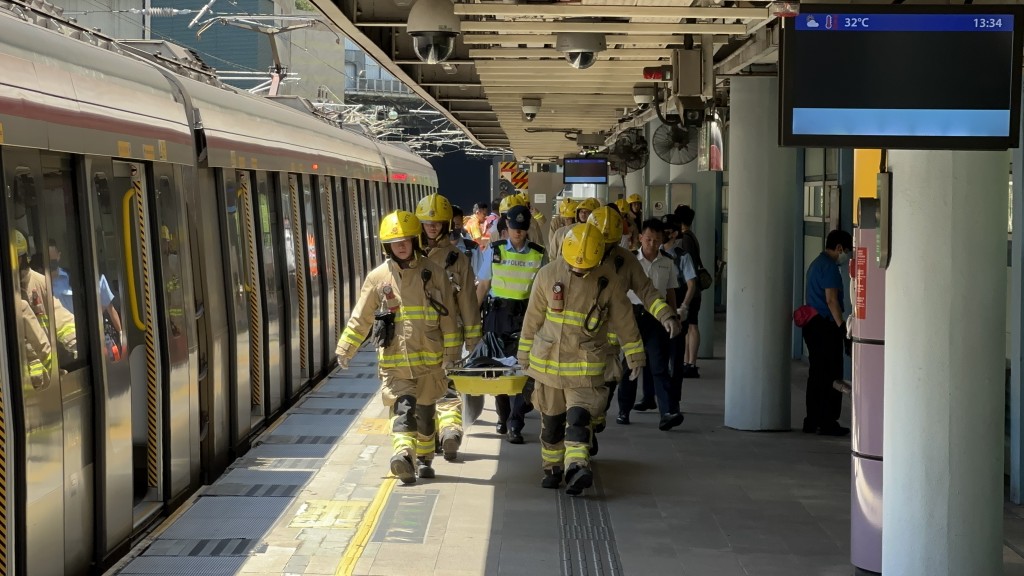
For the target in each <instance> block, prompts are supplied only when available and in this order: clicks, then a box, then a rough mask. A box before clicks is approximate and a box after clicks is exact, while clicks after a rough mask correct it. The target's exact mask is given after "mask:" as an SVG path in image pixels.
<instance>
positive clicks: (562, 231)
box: [548, 198, 601, 262]
mask: <svg viewBox="0 0 1024 576" xmlns="http://www.w3.org/2000/svg"><path fill="white" fill-rule="evenodd" d="M600 207H601V203H600V202H599V201H598V200H597V198H586V199H584V200H582V201H580V203H579V204H577V205H576V211H575V213H574V216H575V217H576V221H575V222H571V223H569V224H566V225H565V226H562V227H561V228H559V229H558V230H555V233H554V235H553V236H552V239H551V245H550V246H548V250H549V251H550V252H551V254H550V255H549V258H551V261H552V262H554V261H555V260H557V259H558V254H559V253H560V251H561V249H562V239H563V238H565V235H566V234H568V232H569V230H570V229H571V228H572V227H573V225H574V224H583V223H585V222H586V221H587V218H589V217H590V213H591V212H593V211H594V210H597V209H598V208H600Z"/></svg>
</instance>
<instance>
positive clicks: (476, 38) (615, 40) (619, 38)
mask: <svg viewBox="0 0 1024 576" xmlns="http://www.w3.org/2000/svg"><path fill="white" fill-rule="evenodd" d="M684 38H685V36H684V35H682V34H664V35H647V34H607V35H605V41H606V42H607V43H608V44H650V45H654V46H661V45H664V44H682V43H683V41H684ZM555 40H556V35H554V34H463V36H462V43H463V44H467V45H476V44H554V43H555ZM698 40H699V36H698V37H696V38H694V41H695V42H694V44H695V45H700V42H699V41H698ZM728 43H729V36H727V35H725V34H716V35H715V37H714V44H715V46H722V45H725V44H728Z"/></svg>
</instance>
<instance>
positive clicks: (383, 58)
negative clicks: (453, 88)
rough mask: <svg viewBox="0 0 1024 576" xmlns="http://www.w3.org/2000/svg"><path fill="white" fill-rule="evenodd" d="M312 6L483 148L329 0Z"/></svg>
mask: <svg viewBox="0 0 1024 576" xmlns="http://www.w3.org/2000/svg"><path fill="white" fill-rule="evenodd" d="M311 1H312V3H313V5H314V6H316V8H317V10H319V11H320V13H322V14H323V15H324V16H325V17H326V18H327V19H328V20H329V21H330V22H331V24H333V25H334V27H335V28H337V29H338V31H340V32H341V33H342V34H344V35H345V36H347V37H348V38H349V39H350V40H352V42H354V43H355V44H356V45H358V46H359V47H360V48H362V49H363V50H364V51H365V52H366V53H367V54H368V55H369V56H370V57H371V58H373V59H374V60H376V61H377V62H378V63H379V64H380V65H381V66H382V67H384V69H385V70H387V71H388V72H389V73H390V74H391V75H392V76H394V77H395V78H396V79H397V80H398V81H400V82H402V83H403V84H405V85H406V86H408V87H409V88H410V89H411V90H412V91H413V93H415V94H417V95H418V96H419V97H420V98H423V101H424V102H425V103H426V104H427V106H431V107H433V108H436V109H437V110H439V111H440V112H441V114H443V115H444V117H445V118H447V119H448V121H449V122H451V123H452V124H453V125H454V126H455V127H456V128H458V129H459V130H462V131H463V132H464V133H465V134H466V137H467V138H469V140H470V141H471V142H473V143H474V144H476V145H477V146H480V147H483V146H484V145H483V143H481V142H480V141H479V140H477V138H476V136H475V135H473V132H472V131H471V130H470V129H469V128H468V127H467V126H466V125H465V124H463V123H462V122H460V121H459V119H458V118H456V117H455V116H454V115H453V114H452V113H451V112H449V111H448V110H447V109H445V107H444V106H442V105H441V103H440V102H438V101H437V100H435V99H434V97H433V96H432V95H431V94H430V92H428V91H427V90H426V89H425V88H423V87H421V86H419V85H417V84H416V82H415V81H413V79H412V78H410V77H409V75H408V74H406V73H405V70H402V67H401V66H399V65H398V64H395V63H394V62H392V61H391V55H390V54H386V53H385V52H384V50H383V49H381V47H380V46H377V44H375V43H374V42H373V41H372V40H370V39H369V38H368V37H367V36H366V34H363V32H362V31H361V30H360V29H359V28H358V27H357V26H356V25H355V24H353V23H352V22H351V21H349V19H348V18H346V17H345V15H344V14H343V13H342V12H341V9H340V8H338V6H337V5H336V4H335V3H334V2H332V1H331V0H311Z"/></svg>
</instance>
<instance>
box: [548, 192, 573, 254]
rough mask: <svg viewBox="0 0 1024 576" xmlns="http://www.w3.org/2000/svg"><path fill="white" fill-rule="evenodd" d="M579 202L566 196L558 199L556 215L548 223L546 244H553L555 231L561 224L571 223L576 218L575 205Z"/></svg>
mask: <svg viewBox="0 0 1024 576" xmlns="http://www.w3.org/2000/svg"><path fill="white" fill-rule="evenodd" d="M579 204H580V203H579V202H577V201H576V200H574V199H572V198H569V197H568V196H566V197H564V198H562V199H561V200H559V201H558V208H557V215H556V216H553V217H552V218H551V222H550V223H549V224H548V244H547V245H548V246H554V245H555V232H557V231H558V229H559V228H561V227H562V226H566V225H569V224H572V223H573V222H574V221H575V219H576V207H577V206H579Z"/></svg>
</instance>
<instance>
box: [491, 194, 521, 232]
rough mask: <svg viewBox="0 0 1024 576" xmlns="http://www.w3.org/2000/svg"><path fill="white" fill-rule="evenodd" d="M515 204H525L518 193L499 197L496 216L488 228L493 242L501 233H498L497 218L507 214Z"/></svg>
mask: <svg viewBox="0 0 1024 576" xmlns="http://www.w3.org/2000/svg"><path fill="white" fill-rule="evenodd" d="M516 206H526V199H525V198H524V197H523V196H522V195H520V194H511V195H509V196H505V197H504V198H502V199H501V203H500V204H498V218H495V219H494V222H491V227H490V230H489V233H490V237H491V238H492V239H493V240H494V241H495V242H497V241H498V239H499V238H501V235H500V234H499V233H498V220H499V219H501V217H502V216H506V215H508V211H509V210H511V209H512V208H515V207H516Z"/></svg>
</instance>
